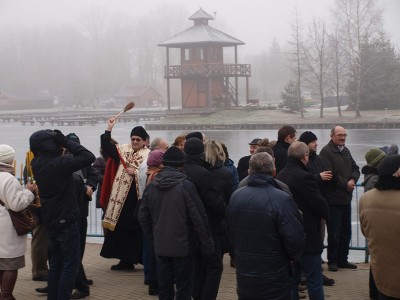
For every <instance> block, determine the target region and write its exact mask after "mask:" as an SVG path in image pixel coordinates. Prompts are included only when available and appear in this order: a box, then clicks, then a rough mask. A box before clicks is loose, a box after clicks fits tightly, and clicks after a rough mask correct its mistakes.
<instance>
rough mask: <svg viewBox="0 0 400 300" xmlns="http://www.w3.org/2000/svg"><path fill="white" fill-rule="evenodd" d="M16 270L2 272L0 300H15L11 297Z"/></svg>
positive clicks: (15, 279)
mask: <svg viewBox="0 0 400 300" xmlns="http://www.w3.org/2000/svg"><path fill="white" fill-rule="evenodd" d="M17 276H18V270H10V271H9V270H7V271H3V276H2V279H1V296H0V300H15V298H14V296H13V295H12V293H13V291H14V287H15V282H16V281H17Z"/></svg>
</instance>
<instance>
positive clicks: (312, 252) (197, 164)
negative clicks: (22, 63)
mask: <svg viewBox="0 0 400 300" xmlns="http://www.w3.org/2000/svg"><path fill="white" fill-rule="evenodd" d="M116 123H117V121H116V118H114V117H111V118H110V119H109V120H108V121H107V127H106V130H105V132H104V133H103V134H102V135H101V136H100V141H101V143H100V153H101V156H100V157H97V158H96V157H95V156H94V154H93V153H91V152H90V151H89V150H87V149H86V148H85V147H84V146H83V145H81V143H80V140H79V137H78V136H77V135H76V134H75V133H70V134H68V135H64V134H63V133H62V132H61V131H59V130H40V131H37V132H35V133H33V134H32V135H31V137H30V139H29V144H30V151H32V153H33V156H34V158H33V160H32V161H31V162H29V164H30V165H29V166H28V165H27V166H26V168H29V169H30V170H31V173H32V178H31V177H29V178H28V177H27V176H26V177H27V178H25V184H24V185H23V184H21V183H22V182H21V181H19V180H17V179H16V178H15V176H14V175H15V165H14V167H13V161H14V156H15V150H14V149H13V148H12V147H11V146H9V145H5V144H2V145H0V200H1V202H0V204H1V206H0V224H1V225H2V232H3V233H2V236H1V237H0V241H1V243H0V286H1V293H0V300H6V299H7V300H8V299H15V298H14V297H13V295H12V294H13V289H14V285H15V282H16V280H17V274H18V269H20V268H23V267H24V266H25V260H24V255H25V252H26V243H27V240H26V235H24V236H18V235H17V234H16V232H15V230H14V228H13V225H12V222H11V219H10V217H9V215H8V212H7V210H9V209H11V210H14V211H21V210H22V209H24V208H26V207H32V211H33V212H34V213H36V214H37V215H38V216H39V224H38V225H37V226H36V227H35V229H34V230H33V232H32V241H31V259H32V280H38V281H44V282H47V286H45V287H43V288H37V289H36V291H38V292H40V293H47V299H51V300H53V299H54V300H56V299H57V300H62V299H81V298H85V297H87V296H89V295H90V286H91V285H92V284H93V280H91V279H88V278H87V276H86V272H85V270H84V265H83V264H82V259H83V256H84V250H85V243H86V230H87V216H88V205H89V201H91V199H92V197H95V199H96V207H97V208H100V209H102V212H103V216H102V225H103V228H104V243H103V245H102V249H101V252H100V255H101V256H102V257H104V258H113V259H118V260H119V262H118V264H115V265H112V266H111V270H113V271H117V272H118V271H121V270H123V271H132V270H135V268H136V265H137V264H143V267H144V284H146V285H148V292H149V295H154V296H156V295H158V297H159V299H179V300H183V299H188V300H189V299H194V300H213V299H217V298H218V291H219V286H220V281H221V276H222V272H223V257H224V255H225V254H226V255H228V254H229V256H230V265H231V267H233V268H236V279H237V295H238V299H241V300H258V299H260V300H262V299H292V300H295V299H299V298H304V297H306V296H305V294H304V293H300V292H299V291H301V290H304V289H307V293H308V297H309V299H311V300H320V299H324V286H332V285H334V284H335V282H334V280H333V279H330V278H328V277H327V276H325V275H323V272H322V264H323V263H324V261H323V260H322V257H321V255H322V252H323V249H324V241H325V232H326V231H327V269H328V270H329V271H331V272H337V271H338V270H340V269H343V268H346V269H356V268H357V265H356V264H354V263H352V262H349V261H348V256H349V245H350V240H351V229H352V226H351V207H352V206H351V201H352V198H353V190H354V189H355V187H356V183H357V182H358V181H359V179H360V175H361V173H362V174H364V181H363V182H362V185H363V186H364V189H365V193H364V195H363V196H362V198H361V202H360V207H359V210H360V222H361V228H362V231H363V233H364V235H365V237H366V239H367V242H368V248H369V251H370V254H371V268H370V280H369V294H370V298H371V299H400V286H399V284H398V282H399V277H398V275H397V270H398V267H400V265H399V260H398V259H397V258H398V253H399V251H400V244H399V242H398V241H397V240H396V238H397V236H398V233H399V231H398V226H397V220H398V219H397V217H398V216H399V208H400V207H399V206H400V202H399V201H398V199H399V198H397V197H399V196H400V195H399V190H400V156H399V155H398V149H397V146H396V145H391V146H389V147H382V148H372V149H370V150H369V151H368V152H366V154H365V159H366V165H365V166H364V167H363V168H362V169H361V172H360V169H359V167H358V166H357V164H356V162H355V160H354V159H353V157H352V155H351V152H350V150H349V149H348V148H347V146H346V139H347V133H346V129H345V128H343V127H342V126H335V127H333V128H332V130H331V133H330V141H329V142H328V143H327V144H326V145H324V146H323V147H322V149H321V151H320V152H319V154H318V153H317V152H318V149H317V147H318V137H317V136H316V135H315V134H314V133H313V132H311V131H305V132H303V133H302V134H301V135H300V136H299V137H297V131H296V129H295V128H294V127H292V126H288V125H285V126H283V127H281V128H280V129H279V130H278V133H277V140H272V139H269V138H265V137H258V138H254V139H252V140H251V141H250V143H249V146H250V149H249V151H250V154H249V155H246V156H244V157H242V158H241V159H240V160H239V161H238V167H237V168H236V167H235V163H234V162H233V161H232V160H231V159H230V158H229V152H228V150H229V149H227V147H226V146H225V144H223V143H222V141H217V140H213V139H207V137H206V136H205V135H204V134H203V133H201V132H191V133H188V134H182V135H179V136H178V137H176V139H175V141H174V142H173V143H172V145H171V146H170V145H169V143H168V141H167V140H166V139H165V138H163V137H156V138H154V139H151V138H150V136H149V134H148V133H147V131H146V130H145V129H144V128H143V127H142V126H136V127H134V128H133V129H132V131H131V132H130V135H129V138H130V142H129V143H126V144H121V143H119V142H117V141H115V140H114V139H113V138H112V130H113V128H114V126H115V125H116ZM25 174H26V172H25ZM33 179H34V180H33ZM94 194H96V195H94ZM35 197H36V198H37V197H40V204H39V205H30V203H31V202H35V201H34V199H35ZM37 199H39V198H37ZM398 203H399V204H398ZM366 288H367V287H366Z"/></svg>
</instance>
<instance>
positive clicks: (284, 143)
mask: <svg viewBox="0 0 400 300" xmlns="http://www.w3.org/2000/svg"><path fill="white" fill-rule="evenodd" d="M295 140H296V129H294V127H292V126H289V125H285V126H282V127H281V128H280V129H279V130H278V141H277V142H276V144H275V145H274V147H272V150H273V151H274V156H275V166H276V174H278V173H279V172H280V171H281V170H282V169H283V168H284V167H285V165H286V161H287V151H288V148H289V146H290V144H291V143H293V142H294V141H295Z"/></svg>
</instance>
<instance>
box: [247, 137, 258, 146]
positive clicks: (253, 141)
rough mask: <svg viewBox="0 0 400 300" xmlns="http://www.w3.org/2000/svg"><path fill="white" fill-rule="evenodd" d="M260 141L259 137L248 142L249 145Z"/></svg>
mask: <svg viewBox="0 0 400 300" xmlns="http://www.w3.org/2000/svg"><path fill="white" fill-rule="evenodd" d="M260 141H261V139H258V138H257V139H253V140H252V141H251V142H250V143H249V145H258V143H259V142H260Z"/></svg>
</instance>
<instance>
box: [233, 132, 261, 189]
mask: <svg viewBox="0 0 400 300" xmlns="http://www.w3.org/2000/svg"><path fill="white" fill-rule="evenodd" d="M260 141H261V139H259V138H256V139H253V140H252V141H251V142H250V143H249V146H250V150H249V151H250V155H246V156H243V157H242V158H241V159H239V162H238V167H237V172H238V174H239V181H241V180H242V179H243V178H245V177H246V176H247V175H249V161H250V157H251V156H252V155H253V154H254V153H255V152H256V150H257V148H258V147H260V145H259V144H258V143H259V142H260Z"/></svg>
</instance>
